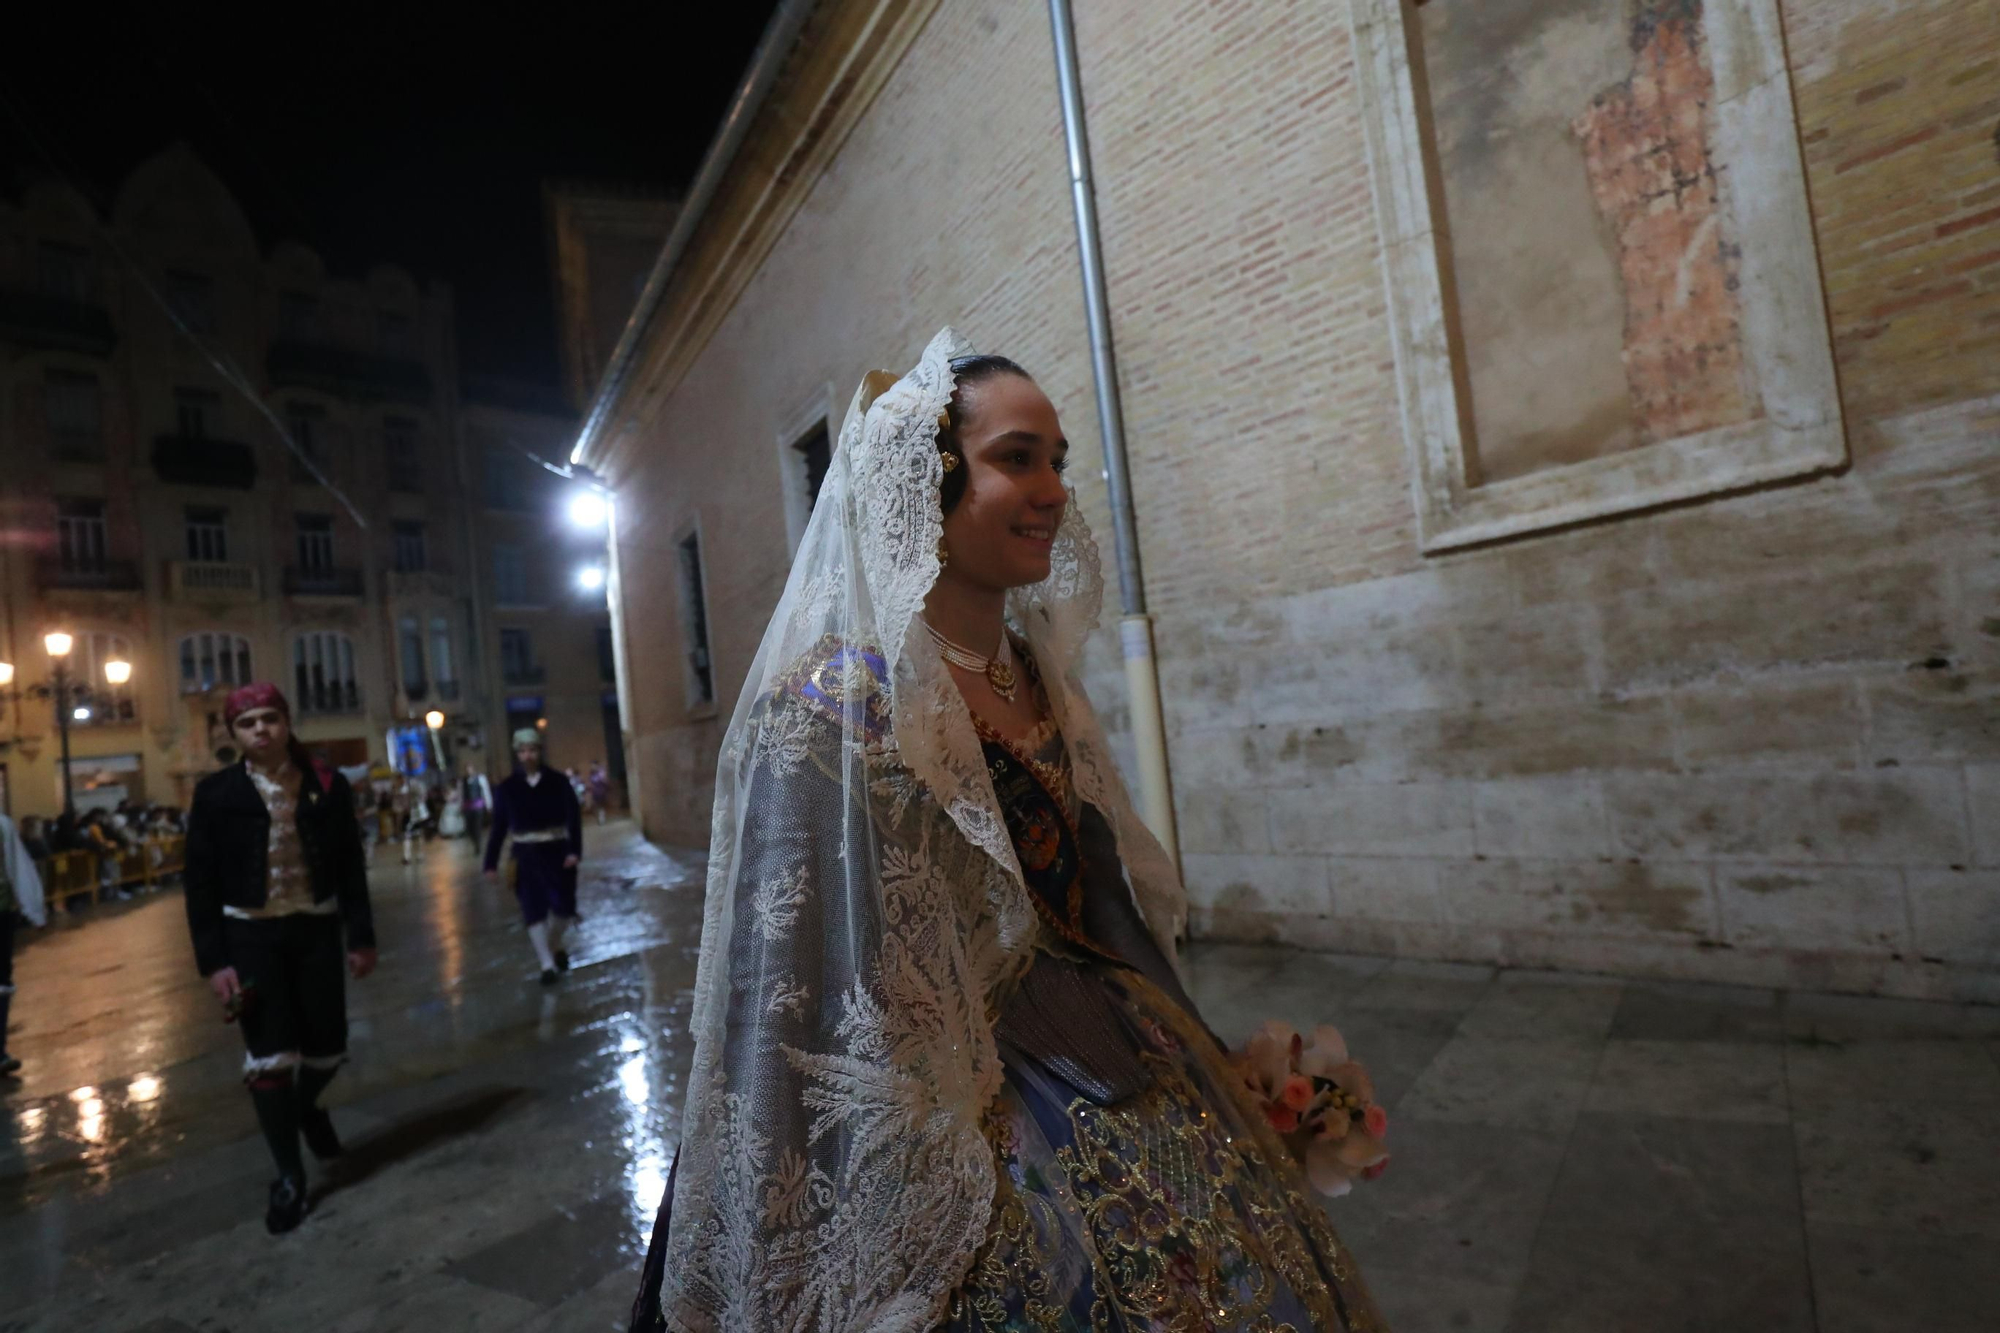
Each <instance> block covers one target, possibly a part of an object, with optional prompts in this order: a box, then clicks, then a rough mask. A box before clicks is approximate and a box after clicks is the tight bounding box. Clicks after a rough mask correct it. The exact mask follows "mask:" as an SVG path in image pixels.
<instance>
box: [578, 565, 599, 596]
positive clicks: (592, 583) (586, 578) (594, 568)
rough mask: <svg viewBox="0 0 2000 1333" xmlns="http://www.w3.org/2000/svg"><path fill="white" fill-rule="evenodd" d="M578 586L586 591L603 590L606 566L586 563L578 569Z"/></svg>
mask: <svg viewBox="0 0 2000 1333" xmlns="http://www.w3.org/2000/svg"><path fill="white" fill-rule="evenodd" d="M576 586H577V587H579V588H581V589H583V590H584V591H585V592H601V591H603V589H604V566H603V565H585V566H584V567H583V568H581V569H579V570H577V571H576Z"/></svg>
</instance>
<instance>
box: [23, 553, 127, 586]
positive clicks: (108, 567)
mask: <svg viewBox="0 0 2000 1333" xmlns="http://www.w3.org/2000/svg"><path fill="white" fill-rule="evenodd" d="M35 581H36V583H37V584H39V585H40V586H41V587H42V588H44V589H61V590H63V591H66V592H71V591H83V592H138V591H139V587H140V583H139V566H138V564H137V563H136V562H134V561H131V560H98V561H93V562H91V563H89V564H65V563H63V561H62V559H61V558H60V557H58V556H43V557H42V558H41V559H40V560H38V561H37V562H36V563H35Z"/></svg>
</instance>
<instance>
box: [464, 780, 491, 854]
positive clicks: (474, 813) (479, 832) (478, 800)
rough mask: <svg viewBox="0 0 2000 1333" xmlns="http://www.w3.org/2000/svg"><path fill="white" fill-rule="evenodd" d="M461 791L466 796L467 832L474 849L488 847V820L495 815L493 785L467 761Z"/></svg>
mask: <svg viewBox="0 0 2000 1333" xmlns="http://www.w3.org/2000/svg"><path fill="white" fill-rule="evenodd" d="M459 790H460V791H462V792H463V793H464V794H465V832H466V836H468V837H470V838H471V839H472V845H473V846H474V847H484V846H485V845H486V820H487V817H488V816H489V815H491V814H492V813H493V784H492V783H491V782H488V781H487V780H486V775H485V774H484V773H482V772H480V771H479V769H478V768H476V767H474V765H473V762H472V761H471V760H470V759H468V760H466V761H465V780H464V781H463V782H461V783H459Z"/></svg>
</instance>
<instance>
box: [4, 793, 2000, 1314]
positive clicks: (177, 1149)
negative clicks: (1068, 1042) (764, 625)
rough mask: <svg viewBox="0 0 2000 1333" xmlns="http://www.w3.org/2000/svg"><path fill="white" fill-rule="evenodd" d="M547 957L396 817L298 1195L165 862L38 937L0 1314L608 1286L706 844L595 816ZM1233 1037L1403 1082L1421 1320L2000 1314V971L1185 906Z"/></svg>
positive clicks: (589, 1294)
mask: <svg viewBox="0 0 2000 1333" xmlns="http://www.w3.org/2000/svg"><path fill="white" fill-rule="evenodd" d="M588 841H589V849H590V855H589V856H588V857H587V858H586V860H585V863H584V868H585V875H584V881H583V890H582V907H583V911H584V914H585V917H586V920H585V922H584V924H583V925H582V927H581V929H580V932H579V935H578V937H577V938H576V939H575V940H574V942H573V945H572V950H571V952H572V956H573V959H574V962H575V967H574V969H573V970H572V971H571V972H570V974H569V975H568V976H567V977H566V978H565V979H564V981H563V982H562V984H561V985H560V986H559V987H558V988H556V989H554V990H550V991H545V990H543V989H541V988H540V987H539V986H537V985H536V984H535V981H534V967H533V963H532V959H531V956H530V954H529V951H528V947H527V943H526V940H525V938H524V937H523V935H522V933H521V930H520V927H519V925H518V924H517V922H516V920H515V915H514V911H513V906H512V903H511V901H510V900H509V897H508V895H507V893H506V891H505V890H504V888H501V887H498V886H492V885H488V884H486V883H484V882H483V881H482V880H480V879H479V878H478V876H477V873H476V866H475V865H474V863H473V859H472V857H471V855H470V852H469V849H467V848H466V847H465V846H464V845H463V844H460V845H457V846H454V847H445V846H443V845H440V844H433V845H432V847H431V849H430V850H429V853H428V854H427V856H426V857H425V858H424V860H423V861H422V862H421V863H420V864H419V865H417V866H415V867H412V868H410V869H409V870H405V869H404V868H403V867H402V866H400V865H399V864H396V863H395V860H394V858H393V856H391V855H389V854H387V853H378V858H377V862H376V866H375V870H374V875H373V884H374V892H375V898H376V912H377V917H378V920H379V922H380V927H379V929H380V934H381V938H382V943H383V948H382V957H381V967H380V970H379V971H378V972H377V973H376V975H374V976H373V977H370V978H369V979H367V980H366V981H364V982H360V983H357V984H354V985H352V986H351V987H350V991H349V996H350V1012H351V1015H352V1019H353V1024H352V1033H351V1047H352V1051H353V1055H354V1059H353V1062H352V1063H351V1064H350V1065H349V1066H348V1067H347V1068H346V1069H345V1070H344V1071H342V1073H341V1076H340V1078H339V1079H338V1080H336V1082H335V1083H334V1085H333V1089H332V1091H331V1092H330V1093H329V1095H328V1098H327V1101H328V1103H329V1105H331V1106H332V1107H333V1110H334V1117H335V1120H336V1123H337V1124H338V1125H339V1126H340V1129H341V1132H342V1134H343V1136H344V1137H345V1139H346V1141H347V1146H348V1155H347V1158H346V1159H345V1161H344V1162H343V1163H342V1164H341V1166H340V1167H339V1168H337V1169H336V1170H335V1171H333V1172H332V1173H324V1172H322V1173H319V1174H316V1176H315V1179H314V1189H315V1192H316V1194H317V1196H318V1197H317V1202H316V1204H315V1206H314V1209H313V1212H312V1214H311V1215H310V1216H309V1217H308V1218H307V1220H306V1223H305V1225H304V1226H303V1227H301V1228H300V1229H299V1230H298V1231H297V1232H294V1233H292V1234H291V1235H289V1236H284V1237H279V1238H272V1237H269V1236H266V1235H265V1234H264V1230H263V1221H262V1213H263V1195H264V1188H265V1185H266V1184H267V1182H268V1180H269V1178H270V1174H271V1172H270V1168H269V1165H268V1162H267V1160H266V1158H265V1154H264V1149H263V1146H262V1142H261V1140H259V1139H258V1138H257V1136H256V1132H255V1125H254V1123H253V1120H252V1117H251V1113H250V1107H249V1104H248V1099H247V1098H246V1097H245V1096H244V1095H243V1092H242V1090H241V1085H240V1082H239V1070H240V1062H241V1046H240V1044H239V1042H238V1039H237V1037H236V1033H235V1030H234V1029H233V1028H230V1027H227V1026H225V1025H224V1024H222V1023H221V1022H220V1021H219V1018H218V1014H217V1010H216V1006H215V1003H214V1001H213V999H212V998H211V997H210V996H209V995H208V992H207V990H206V989H205V987H204V986H203V985H202V983H201V981H200V979H199V978H197V977H196V976H195V975H194V971H193V965H192V962H191V958H190V954H189V950H188V946H187V942H186V934H185V928H184V923H183V918H182V915H181V903H180V898H179V895H178V894H177V893H174V892H171V891H170V892H167V893H163V894H160V895H157V896H153V897H147V898H142V899H139V900H137V901H135V902H132V903H129V904H122V905H119V906H115V907H108V908H94V909H91V910H89V911H87V912H86V913H83V914H81V915H79V916H77V917H63V918H60V919H59V923H58V925H57V926H56V928H54V929H52V930H49V931H46V932H42V933H40V934H38V935H37V936H36V937H35V938H33V939H32V940H30V941H29V942H27V943H26V944H25V946H24V947H23V948H22V949H21V950H20V952H19V954H18V956H17V959H16V981H17V983H18V985H19V989H20V993H19V995H18V996H17V997H16V1001H15V1006H14V1031H13V1033H12V1035H11V1037H10V1041H9V1045H10V1047H11V1049H12V1050H13V1051H14V1052H15V1053H16V1054H18V1055H20V1056H21V1057H22V1058H23V1060H25V1061H26V1068H25V1069H24V1070H23V1074H24V1077H23V1078H22V1079H21V1080H20V1081H17V1082H12V1083H7V1084H0V1333H25V1331H26V1330H31V1329H32V1330H38V1331H40V1330H49V1331H51V1333H54V1331H55V1330H61V1331H62V1333H71V1331H72V1330H88V1331H89V1333H183V1331H184V1330H201V1331H203V1333H222V1331H223V1330H228V1331H229V1333H250V1331H252V1330H264V1329H271V1330H283V1331H284V1333H297V1331H298V1330H300V1329H304V1328H314V1329H330V1330H337V1331H339V1333H363V1331H364V1330H366V1331H368V1333H395V1331H396V1330H404V1329H410V1330H422V1331H423V1333H457V1331H458V1330H472V1329H478V1330H555V1329H562V1330H572V1329H574V1330H609V1329H615V1328H620V1327H622V1322H623V1317H624V1314H625V1311H626V1308H627V1306H628V1305H629V1303H630V1300H631V1297H632V1293H633V1291H634V1288H635V1284H636V1280H637V1270H638V1264H639V1261H640V1258H641V1256H642V1255H643V1252H644V1248H645V1242H646V1238H647V1233H648V1229H649V1227H650V1225H651V1219H652V1214H653V1210H654V1208H655V1207H656V1206H657V1204H658V1202H659V1196H660V1192H661V1190H662V1189H663V1188H664V1185H665V1180H666V1174H667V1168H668V1166H669V1165H670V1163H671V1161H672V1154H673V1151H674V1145H675V1142H676V1126H675V1120H676V1116H677V1114H678V1111H679V1106H680V1100H681V1095H682V1079H683V1078H684V1076H685V1072H686V1067H687V1063H688V1060H689V1057H690V1055H691V1049H690V1047H689V1044H688V1041H687V1036H686V1023H687V1012H688V1004H689V999H690V992H691V990H692V987H693V984H694V968H695V954H696V948H697V945H698V942H699V934H700V916H701V911H700V908H701V904H700V892H701V890H700V878H699V872H700V858H699V857H698V856H697V855H694V854H689V853H669V852H662V851H660V850H657V849H655V848H652V847H650V846H648V845H646V844H645V843H643V842H642V841H640V840H639V839H638V838H636V837H635V836H634V835H633V833H632V830H631V827H630V826H629V825H617V824H614V825H613V826H611V827H610V828H609V829H604V830H595V829H593V830H591V832H590V834H589V835H588ZM1188 970H1189V974H1190V982H1191V989H1192V990H1193V992H1194V994H1195V996H1196V998H1197V1000H1198V1001H1199V1002H1200V1003H1201V1005H1202V1007H1203V1009H1204V1011H1205V1013H1206V1016H1207V1017H1208V1019H1209V1021H1210V1022H1211V1023H1212V1025H1213V1026H1215V1027H1216V1028H1217V1029H1218V1030H1219V1031H1220V1032H1222V1033H1223V1034H1224V1035H1225V1036H1228V1037H1232V1038H1235V1037H1239V1036H1241V1035H1242V1034H1243V1033H1244V1032H1245V1031H1247V1030H1248V1029H1249V1028H1250V1027H1251V1026H1253V1025H1254V1024H1255V1023H1256V1022H1257V1021H1259V1020H1261V1019H1263V1018H1265V1017H1268V1016H1277V1017H1282V1018H1285V1019H1288V1020H1290V1021H1293V1022H1295V1023H1298V1024H1300V1025H1305V1024H1307V1023H1311V1022H1314V1021H1318V1020H1331V1021H1335V1022H1337V1023H1339V1024H1340V1026H1341V1027H1342V1028H1343V1030H1344V1031H1345V1032H1346V1034H1347V1036H1348V1039H1349V1042H1350V1044H1351V1046H1352V1047H1353V1048H1354V1050H1355V1052H1356V1053H1357V1055H1358V1056H1360V1058H1362V1059H1363V1060H1364V1061H1366V1062H1367V1063H1368V1064H1369V1065H1370V1066H1371V1068H1372V1069H1373V1070H1374V1072H1375V1075H1376V1080H1377V1084H1378V1092H1379V1093H1380V1095H1381V1096H1382V1098H1383V1100H1384V1101H1385V1102H1386V1104H1387V1105H1388V1106H1389V1107H1390V1110H1391V1112H1392V1115H1393V1116H1394V1122H1393V1126H1392V1129H1391V1131H1390V1143H1391V1146H1392V1148H1393V1149H1394V1150H1395V1158H1394V1160H1393V1162H1392V1165H1391V1167H1390V1169H1389V1172H1388V1174H1387V1175H1386V1176H1384V1177H1383V1178H1382V1179H1381V1180H1380V1181H1377V1182H1375V1183H1373V1184H1371V1185H1367V1186H1364V1187H1362V1188H1361V1189H1360V1190H1358V1191H1357V1192H1356V1193H1354V1194H1353V1195H1350V1196H1349V1197H1347V1198H1345V1199H1341V1200H1336V1201H1334V1202H1333V1203H1332V1204H1331V1206H1330V1211H1331V1212H1332V1214H1333V1217H1334V1219H1335V1222H1336V1224H1337V1225H1338V1227H1339V1228H1340V1230H1341V1232H1342V1234H1343V1236H1344V1237H1345V1238H1346V1239H1347V1240H1348V1242H1349V1243H1350V1244H1351V1245H1352V1246H1353V1248H1354V1250H1355V1251H1356V1253H1357V1255H1358V1256H1359V1258H1360V1261H1361V1266H1362V1269H1363V1271H1364V1272H1365V1273H1366V1274H1367V1275H1368V1278H1369V1280H1370V1282H1371V1284H1372V1285H1373V1286H1374V1288H1375V1290H1376V1294H1377V1297H1378V1299H1379V1301H1380V1303H1381V1305H1382V1306H1383V1309H1384V1312H1385V1314H1386V1315H1387V1316H1388V1317H1389V1320H1390V1323H1391V1326H1392V1327H1394V1328H1395V1329H1397V1330H1399V1333H1430V1331H1431V1330H1437V1331H1438V1333H1503V1331H1506V1333H1612V1331H1616V1333H1651V1331H1652V1330H1659V1331H1660V1333H1666V1331H1667V1330H1675V1331H1678V1330H1685V1329H1702V1330H1705V1331H1713V1330H1739V1329H1740V1330H1744V1331H1745V1333H1791V1331H1792V1330H1799V1331H1801V1333H1804V1331H1806V1330H1820V1331H1823V1333H1873V1331H1875V1330H1883V1331H1884V1333H1887V1330H1892V1329H1893V1330H1898V1331H1899V1333H1900V1331H1901V1330H1908V1329H1924V1330H1927V1333H1950V1331H1952V1330H1973V1329H1979V1330H1987V1329H1991V1328H1993V1327H1996V1326H2000V1271H1996V1266H1995V1265H1993V1264H1992V1263H1991V1262H1990V1259H1991V1256H1992V1255H1993V1254H1995V1253H1996V1252H2000V1152H1996V1151H1995V1149H1994V1143H1995V1141H1996V1134H2000V1010H1994V1009H1990V1008H1980V1007H1974V1006H1954V1005H1935V1004H1918V1003H1913V1002H1905V1001H1885V1000H1865V999H1855V998H1848V997H1836V996H1823V995H1810V994H1799V993H1778V992H1773V991H1761V990H1752V989H1745V988H1735V987H1707V986H1693V985H1670V984H1652V983H1642V982H1621V981H1618V980H1615V979H1608V978H1601V977H1587V976H1574V975H1565V974H1558V973H1536V972H1513V971H1500V970H1496V969H1492V968H1486V967H1472V966H1463V965H1455V964H1436V963H1409V962H1398V963H1391V962H1387V961H1384V960H1381V959H1370V958H1358V957H1349V956H1341V955H1323V954H1306V953H1298V952H1292V951H1287V950H1283V949H1277V948H1269V947H1261V946H1259V947H1251V946H1234V945H1198V946H1196V947H1195V948H1194V949H1192V950H1191V951H1190V954H1189V958H1188Z"/></svg>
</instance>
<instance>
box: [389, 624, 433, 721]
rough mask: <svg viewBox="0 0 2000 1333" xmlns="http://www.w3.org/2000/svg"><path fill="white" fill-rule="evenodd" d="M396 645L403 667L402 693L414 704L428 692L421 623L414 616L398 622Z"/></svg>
mask: <svg viewBox="0 0 2000 1333" xmlns="http://www.w3.org/2000/svg"><path fill="white" fill-rule="evenodd" d="M396 644H397V652H398V654H399V660H400V661H401V663H402V667H403V693H404V694H406V695H408V696H409V698H410V699H411V701H412V702H414V701H416V700H418V699H421V698H423V697H424V695H425V694H427V693H428V692H429V687H428V682H427V681H425V679H424V633H423V629H422V622H421V621H419V620H418V619H417V618H416V617H415V616H404V617H402V618H401V619H400V620H398V621H397V622H396Z"/></svg>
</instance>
